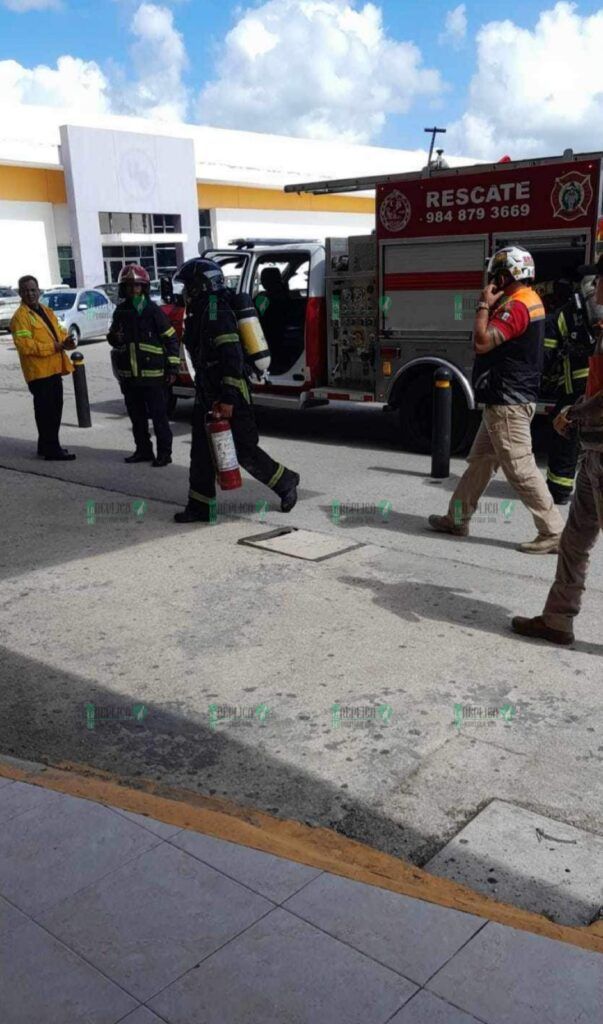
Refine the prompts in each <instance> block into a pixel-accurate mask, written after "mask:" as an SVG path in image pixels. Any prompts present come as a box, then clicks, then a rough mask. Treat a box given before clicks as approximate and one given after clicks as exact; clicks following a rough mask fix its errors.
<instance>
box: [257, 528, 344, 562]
mask: <svg viewBox="0 0 603 1024" xmlns="http://www.w3.org/2000/svg"><path fill="white" fill-rule="evenodd" d="M238 543H239V544H248V545H249V546H250V547H252V548H262V550H264V551H275V552H276V553H277V554H280V555H290V556H291V558H303V559H304V560H305V561H307V562H322V561H323V560H324V559H325V558H334V557H335V555H342V554H343V553H344V551H353V550H354V548H361V547H362V544H349V543H348V542H347V541H341V540H337V539H336V538H334V537H330V536H328V534H325V533H314V532H313V531H312V530H296V529H295V528H293V527H285V528H284V529H282V530H270V532H269V533H258V534H256V535H255V536H253V537H243V538H242V539H241V540H240V541H239V542H238Z"/></svg>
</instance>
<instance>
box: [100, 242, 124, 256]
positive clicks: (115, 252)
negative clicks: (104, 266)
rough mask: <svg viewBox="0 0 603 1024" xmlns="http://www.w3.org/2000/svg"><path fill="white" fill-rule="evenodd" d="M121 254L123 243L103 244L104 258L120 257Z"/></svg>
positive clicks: (122, 252)
mask: <svg viewBox="0 0 603 1024" xmlns="http://www.w3.org/2000/svg"><path fill="white" fill-rule="evenodd" d="M123 254H124V247H123V245H103V256H104V257H105V258H107V257H109V258H113V259H122V258H123Z"/></svg>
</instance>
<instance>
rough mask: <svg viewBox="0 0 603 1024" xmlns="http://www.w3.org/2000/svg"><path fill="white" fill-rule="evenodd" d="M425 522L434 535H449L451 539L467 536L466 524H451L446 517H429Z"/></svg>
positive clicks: (467, 528)
mask: <svg viewBox="0 0 603 1024" xmlns="http://www.w3.org/2000/svg"><path fill="white" fill-rule="evenodd" d="M427 522H428V523H429V525H430V527H431V529H432V530H435V531H436V533H451V534H452V535H453V537H468V536H469V527H468V526H467V525H466V523H453V522H452V520H451V519H449V518H448V516H430V517H429V519H428V520H427Z"/></svg>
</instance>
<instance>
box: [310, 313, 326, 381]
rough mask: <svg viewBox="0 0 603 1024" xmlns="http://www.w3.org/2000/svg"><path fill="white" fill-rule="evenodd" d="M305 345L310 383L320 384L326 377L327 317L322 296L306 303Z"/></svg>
mask: <svg viewBox="0 0 603 1024" xmlns="http://www.w3.org/2000/svg"><path fill="white" fill-rule="evenodd" d="M305 347H306V366H307V367H308V369H309V371H310V384H312V385H313V386H316V385H318V384H322V383H324V382H325V381H326V378H327V318H326V310H325V300H324V298H311V299H308V301H307V303H306V333H305Z"/></svg>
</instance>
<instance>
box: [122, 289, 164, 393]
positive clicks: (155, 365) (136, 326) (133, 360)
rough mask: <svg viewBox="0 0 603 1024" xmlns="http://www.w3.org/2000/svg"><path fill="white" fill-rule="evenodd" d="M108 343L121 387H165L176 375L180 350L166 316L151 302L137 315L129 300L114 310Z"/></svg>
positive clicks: (148, 301)
mask: <svg viewBox="0 0 603 1024" xmlns="http://www.w3.org/2000/svg"><path fill="white" fill-rule="evenodd" d="M107 340H108V342H109V344H110V345H111V346H112V348H113V349H114V350H115V369H116V372H117V375H118V377H119V379H120V380H121V381H123V382H124V384H136V385H138V384H145V385H148V384H161V385H163V384H165V382H166V376H167V375H168V374H171V373H177V371H178V367H179V366H180V346H179V344H178V338H177V336H176V331H175V330H174V328H173V327H172V326H171V324H170V322H169V320H168V318H167V317H166V315H165V313H164V312H163V310H162V309H160V307H159V306H157V305H156V304H155V303H154V302H151V300H150V299H147V301H146V304H145V305H144V307H143V308H142V309H141V310H140V312H137V310H136V308H135V306H134V304H133V302H132V300H131V299H124V300H123V301H122V302H120V304H119V305H118V306H117V308H116V310H115V312H114V314H113V320H112V322H111V327H110V329H109V333H108V335H107Z"/></svg>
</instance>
